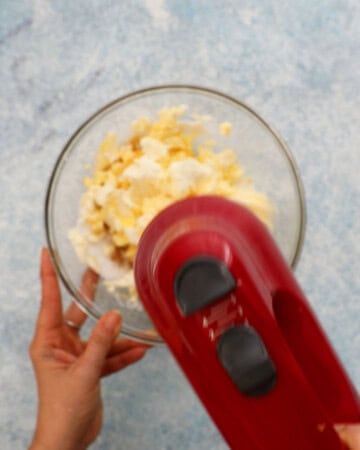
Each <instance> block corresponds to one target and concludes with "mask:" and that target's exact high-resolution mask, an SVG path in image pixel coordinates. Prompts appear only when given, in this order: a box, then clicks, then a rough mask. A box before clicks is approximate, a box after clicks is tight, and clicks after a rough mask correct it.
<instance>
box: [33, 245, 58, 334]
mask: <svg viewBox="0 0 360 450" xmlns="http://www.w3.org/2000/svg"><path fill="white" fill-rule="evenodd" d="M40 277H41V292H42V294H41V306H40V312H39V317H38V323H37V328H40V329H44V330H52V329H56V328H58V327H59V326H61V325H62V323H63V319H62V306H61V295H60V288H59V284H58V281H57V276H56V273H55V270H54V267H53V265H52V262H51V259H50V254H49V251H48V249H47V248H43V249H42V251H41V270H40Z"/></svg>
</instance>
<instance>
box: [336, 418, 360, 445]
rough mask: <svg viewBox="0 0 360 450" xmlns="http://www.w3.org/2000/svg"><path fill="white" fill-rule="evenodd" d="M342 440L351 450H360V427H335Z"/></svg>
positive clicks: (356, 425) (355, 425)
mask: <svg viewBox="0 0 360 450" xmlns="http://www.w3.org/2000/svg"><path fill="white" fill-rule="evenodd" d="M335 429H336V431H337V432H338V434H339V436H340V438H341V440H342V441H343V442H344V444H346V445H347V448H348V449H349V450H360V425H359V424H354V425H337V426H336V427H335Z"/></svg>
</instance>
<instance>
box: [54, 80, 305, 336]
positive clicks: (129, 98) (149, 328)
mask: <svg viewBox="0 0 360 450" xmlns="http://www.w3.org/2000/svg"><path fill="white" fill-rule="evenodd" d="M182 104H183V105H187V106H188V111H189V114H191V115H192V114H199V115H209V116H212V117H213V118H214V119H215V120H214V121H210V122H208V123H207V124H206V128H207V130H208V131H210V133H211V132H212V131H213V133H214V136H215V133H216V141H217V142H218V144H219V147H220V148H221V147H228V148H233V149H234V150H235V151H236V152H237V154H238V157H239V161H240V164H241V165H242V166H243V167H244V168H245V171H246V174H247V175H249V176H250V177H251V178H252V179H253V181H254V185H255V187H256V188H257V190H259V191H260V192H263V193H265V194H266V195H267V196H268V197H269V199H270V201H271V202H272V204H273V205H275V207H276V217H275V224H274V230H273V236H274V238H275V240H276V242H277V244H278V245H279V247H280V249H281V251H282V253H283V255H284V256H285V258H286V260H287V261H288V263H289V264H290V265H291V266H292V267H293V268H294V267H295V265H296V263H297V261H298V259H299V255H300V251H301V248H302V243H303V238H304V229H305V205H304V195H303V189H302V184H301V180H300V176H299V173H298V170H297V168H296V165H295V162H294V159H293V157H292V155H291V153H290V151H289V149H288V148H287V146H286V144H285V143H284V141H283V140H282V139H281V137H280V136H279V135H278V133H277V132H276V131H274V129H273V128H272V127H271V126H270V125H269V124H268V123H267V122H266V121H265V120H264V119H262V118H261V117H260V116H259V115H258V114H257V113H256V112H255V111H254V110H252V109H251V108H249V107H248V106H247V105H245V104H244V103H242V102H240V101H238V100H236V99H234V98H231V97H229V96H228V95H224V94H222V93H219V92H216V91H214V90H210V89H206V88H201V87H194V86H178V85H173V86H160V87H152V88H148V89H143V90H141V91H137V92H133V93H131V94H129V95H126V96H124V97H121V98H119V99H117V100H115V101H113V102H111V103H109V104H108V105H106V106H104V107H103V108H101V109H100V110H99V111H98V112H96V113H95V114H94V115H92V116H91V117H90V118H89V119H88V120H87V121H86V122H85V123H84V124H83V125H81V126H80V128H79V129H78V130H77V131H76V132H75V133H74V135H73V136H72V137H71V138H70V139H69V141H68V142H67V144H66V145H65V147H64V149H63V151H62V152H61V154H60V156H59V158H58V160H57V162H56V164H55V167H54V170H53V173H52V175H51V179H50V182H49V186H48V191H47V197H46V206H45V225H46V235H47V240H48V246H49V248H50V251H51V254H52V257H53V261H54V264H55V267H56V269H57V271H58V273H59V275H60V277H61V279H62V281H63V283H64V285H65V286H66V288H67V289H68V291H69V293H70V295H71V296H72V297H73V299H74V300H75V302H76V303H77V305H78V306H79V307H80V308H81V309H83V310H84V311H86V313H87V314H89V315H90V316H91V317H92V318H94V319H98V318H99V317H100V316H101V315H102V314H103V313H104V312H105V311H107V310H109V309H114V308H115V309H120V310H121V313H122V316H123V329H122V333H123V334H124V335H127V336H128V337H130V338H133V339H137V340H140V341H143V342H146V343H149V344H158V343H161V342H162V340H161V338H160V337H159V336H158V335H157V333H156V331H155V330H154V327H153V325H152V323H151V321H150V320H149V318H148V317H147V315H146V313H145V312H144V311H142V310H141V309H134V308H133V307H129V302H128V301H127V293H126V292H123V294H122V295H119V294H118V293H117V294H116V295H115V294H111V293H109V292H108V291H107V290H106V289H105V288H104V287H103V285H102V284H101V283H99V285H98V288H97V290H96V294H95V298H94V299H90V298H87V297H86V296H85V295H84V294H82V293H81V292H80V284H81V278H82V275H83V273H84V271H85V270H86V267H85V266H84V265H83V264H82V263H81V262H80V261H79V259H78V258H77V256H76V254H75V251H74V249H73V247H72V244H71V243H70V241H69V239H68V237H67V235H68V231H69V229H70V228H72V227H74V226H75V224H76V222H77V218H78V213H79V203H80V198H81V195H82V193H83V192H84V189H85V188H84V185H83V178H84V176H85V175H87V174H88V172H87V171H86V169H85V167H86V166H87V165H88V164H89V163H90V164H92V163H93V161H94V159H95V155H96V154H97V152H98V147H99V144H100V143H101V142H102V140H103V138H104V136H105V134H107V133H108V132H109V131H114V132H116V134H117V135H118V136H119V138H120V139H121V137H122V136H123V137H124V138H125V137H127V136H128V135H129V130H130V125H131V123H132V122H133V121H134V120H136V119H137V118H139V117H140V116H148V117H153V118H154V117H155V116H156V113H157V111H159V110H160V109H161V108H163V107H166V106H178V105H182ZM223 121H228V122H231V123H232V125H233V127H232V133H231V135H230V136H229V137H221V135H219V133H218V124H219V123H221V122H223ZM222 139H223V141H222Z"/></svg>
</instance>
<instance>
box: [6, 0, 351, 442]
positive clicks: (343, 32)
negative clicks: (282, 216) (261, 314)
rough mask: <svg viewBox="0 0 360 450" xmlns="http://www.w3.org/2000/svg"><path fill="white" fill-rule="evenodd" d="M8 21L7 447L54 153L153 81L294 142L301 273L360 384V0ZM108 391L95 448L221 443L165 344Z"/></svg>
mask: <svg viewBox="0 0 360 450" xmlns="http://www.w3.org/2000/svg"><path fill="white" fill-rule="evenodd" d="M0 17H1V23H0V27H1V28H0V51H1V71H0V93H1V100H0V102H1V103H0V105H1V111H0V114H1V122H0V127H1V128H0V135H1V149H0V173H1V179H0V191H1V193H2V200H1V208H0V235H1V243H0V266H1V283H0V341H1V350H0V355H1V366H0V429H1V448H2V449H3V450H8V449H9V450H10V449H11V450H17V449H23V448H25V447H26V445H27V444H28V442H29V440H30V438H31V434H32V431H33V427H34V420H35V411H36V391H35V384H34V379H33V373H32V369H31V365H30V362H29V359H28V356H27V348H28V343H29V341H30V338H31V336H32V332H33V327H34V320H35V317H36V314H37V307H38V298H39V284H38V254H39V248H40V246H41V245H42V244H43V243H44V233H43V222H42V214H43V202H44V195H45V187H46V183H47V180H48V177H49V173H50V171H51V169H52V166H53V163H54V161H55V159H56V157H57V155H58V154H59V152H60V150H61V148H62V146H63V144H64V143H65V141H66V139H67V137H69V136H70V134H72V132H73V131H74V130H75V128H77V127H78V125H79V124H80V123H81V122H82V121H83V120H84V119H85V118H87V116H88V115H89V114H90V113H92V112H93V111H95V110H96V109H97V108H99V107H100V106H101V105H102V104H104V103H106V102H108V101H109V100H111V99H113V98H115V97H118V96H120V95H122V94H125V93H127V92H129V91H131V90H134V89H138V88H141V87H144V86H149V85H153V84H162V83H168V82H172V83H174V82H181V83H193V84H199V85H204V86H208V87H214V88H220V89H221V90H223V91H225V92H227V93H229V94H232V95H234V96H236V97H238V98H240V99H243V100H244V101H246V102H247V103H249V104H250V105H252V106H253V107H255V108H256V109H257V110H258V111H259V112H260V113H261V114H262V115H263V116H264V117H265V118H267V119H268V120H269V121H270V122H271V123H272V124H273V125H275V127H276V128H277V129H278V130H279V131H280V133H281V134H282V135H283V136H284V138H285V139H286V140H287V142H288V144H289V146H290V148H291V149H292V151H293V153H294V156H295V158H296V160H297V162H298V164H299V167H300V171H301V174H302V177H303V181H304V185H305V191H306V198H307V206H308V224H307V233H306V242H305V247H304V250H303V255H302V258H301V261H300V265H299V267H298V270H297V276H298V279H299V281H300V283H301V284H302V286H303V287H304V289H305V291H306V293H307V295H308V296H309V299H310V300H311V302H312V305H313V306H314V308H315V311H316V313H317V314H318V316H319V318H320V320H321V321H322V323H323V325H324V327H325V330H326V331H327V333H328V334H329V336H330V338H331V340H332V342H333V344H334V346H335V348H336V350H337V351H338V353H339V354H340V356H341V359H342V361H343V363H344V365H345V366H346V368H347V369H348V371H349V373H350V375H351V376H352V378H353V380H354V382H355V384H356V386H357V387H358V388H359V387H360V363H359V361H360V358H359V354H360V331H359V323H360V306H359V305H360V303H359V300H360V277H359V262H360V244H359V236H360V213H359V210H360V181H359V180H360V176H359V173H360V94H359V92H360V45H359V42H360V3H359V2H358V0H329V1H327V2H321V1H318V2H314V1H313V0H300V1H299V0H288V1H287V2H280V1H277V0H271V1H268V2H262V1H259V0H258V1H256V0H252V1H251V0H249V1H243V2H239V1H236V0H232V1H230V0H226V1H212V2H209V1H205V0H197V1H189V0H187V1H185V0H167V1H165V0H144V1H140V0H138V1H130V0H128V1H121V2H119V1H115V0H103V1H101V0H92V1H85V0H81V1H75V2H74V1H70V0H61V1H60V0H56V1H55V0H54V1H51V2H49V1H46V0H33V1H18V0H3V1H2V2H1V11H0ZM104 400H105V405H106V412H105V425H104V429H103V432H102V435H101V437H100V438H99V440H98V441H97V443H95V444H94V445H93V447H92V448H94V449H109V450H112V449H114V450H115V449H126V450H128V449H129V450H130V449H134V450H139V449H146V450H187V449H188V450H201V449H204V450H205V449H207V450H210V449H211V450H220V449H225V448H226V446H225V444H224V443H223V441H222V439H221V437H220V436H219V434H218V432H217V430H216V429H215V428H214V426H213V425H212V424H211V422H210V420H209V419H208V417H207V415H206V413H205V412H204V410H203V408H202V406H201V405H200V404H199V402H198V400H197V399H196V398H195V396H194V394H193V393H192V391H191V389H190V388H189V387H188V385H187V383H186V382H185V380H184V378H183V376H182V375H181V373H180V372H179V370H178V369H177V367H176V365H175V364H174V362H173V360H172V358H171V357H170V355H169V354H168V352H167V351H166V350H164V349H153V350H151V351H150V352H149V354H148V356H147V358H146V359H145V360H144V361H142V362H141V363H139V364H138V365H136V366H135V367H132V368H130V369H127V370H126V371H124V372H122V373H121V374H119V375H117V376H114V377H112V378H111V379H108V380H106V381H105V382H104Z"/></svg>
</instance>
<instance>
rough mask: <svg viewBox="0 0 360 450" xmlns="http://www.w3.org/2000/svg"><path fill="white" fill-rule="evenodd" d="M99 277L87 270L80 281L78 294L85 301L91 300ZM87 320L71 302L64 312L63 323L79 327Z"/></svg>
mask: <svg viewBox="0 0 360 450" xmlns="http://www.w3.org/2000/svg"><path fill="white" fill-rule="evenodd" d="M98 279H99V276H98V275H97V274H96V273H95V272H94V271H93V270H91V269H87V270H86V271H85V273H84V275H83V278H82V281H81V288H80V292H81V293H82V295H83V296H84V297H85V298H86V299H87V300H90V301H91V300H93V298H94V296H95V291H96V285H97V281H98ZM86 318H87V314H86V313H85V312H83V311H82V310H81V309H80V308H79V307H78V306H77V305H76V303H74V302H72V303H71V305H70V306H69V307H68V309H67V310H66V312H65V315H64V319H65V321H70V322H72V323H74V324H76V325H77V326H78V327H81V325H83V323H84V322H85V320H86Z"/></svg>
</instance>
